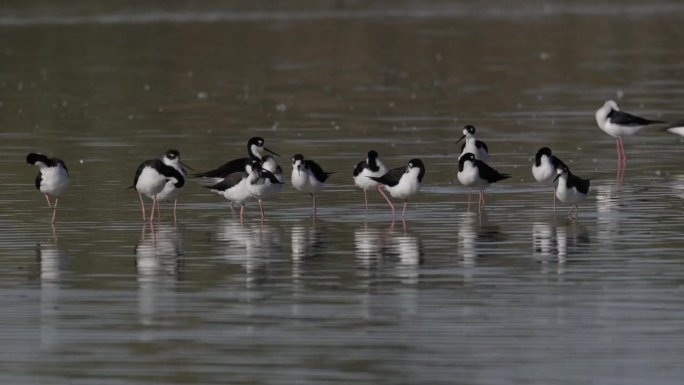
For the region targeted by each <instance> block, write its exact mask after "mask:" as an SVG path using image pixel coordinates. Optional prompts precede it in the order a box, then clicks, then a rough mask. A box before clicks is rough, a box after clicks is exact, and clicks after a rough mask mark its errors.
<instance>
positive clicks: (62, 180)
mask: <svg viewBox="0 0 684 385" xmlns="http://www.w3.org/2000/svg"><path fill="white" fill-rule="evenodd" d="M40 174H41V181H40V192H42V193H43V194H49V195H51V196H53V197H58V196H59V195H60V194H62V193H63V192H64V190H66V188H67V186H69V174H67V172H66V171H65V170H64V169H63V168H61V167H46V168H44V169H42V170H40Z"/></svg>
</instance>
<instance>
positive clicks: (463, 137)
mask: <svg viewBox="0 0 684 385" xmlns="http://www.w3.org/2000/svg"><path fill="white" fill-rule="evenodd" d="M465 137H466V136H465V135H463V136H462V137H461V139H459V140H457V141H456V144H458V142H460V141H462V140H463V139H465Z"/></svg>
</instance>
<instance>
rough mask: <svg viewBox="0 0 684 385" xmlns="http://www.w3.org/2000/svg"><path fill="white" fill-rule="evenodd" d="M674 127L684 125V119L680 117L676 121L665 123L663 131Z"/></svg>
mask: <svg viewBox="0 0 684 385" xmlns="http://www.w3.org/2000/svg"><path fill="white" fill-rule="evenodd" d="M676 127H684V119H680V120H678V121H676V122H672V123H670V124H668V125H667V127H665V128H663V131H665V130H669V129H670V128H676Z"/></svg>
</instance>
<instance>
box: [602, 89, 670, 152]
mask: <svg viewBox="0 0 684 385" xmlns="http://www.w3.org/2000/svg"><path fill="white" fill-rule="evenodd" d="M596 123H597V124H598V126H599V128H600V129H602V130H603V131H604V132H605V133H607V134H608V135H610V136H612V137H614V138H615V144H616V146H617V152H618V163H619V164H620V165H624V164H625V163H626V161H627V153H625V145H624V143H623V142H622V137H623V136H630V135H634V134H636V133H637V132H639V130H641V129H642V128H644V127H646V126H650V125H652V124H657V123H664V122H663V121H661V120H650V119H645V118H642V117H639V116H635V115H631V114H628V113H626V112H622V111H620V107H618V104H617V103H616V102H615V101H613V100H608V101H607V102H605V103H604V104H603V106H602V107H601V108H599V109H598V110H596Z"/></svg>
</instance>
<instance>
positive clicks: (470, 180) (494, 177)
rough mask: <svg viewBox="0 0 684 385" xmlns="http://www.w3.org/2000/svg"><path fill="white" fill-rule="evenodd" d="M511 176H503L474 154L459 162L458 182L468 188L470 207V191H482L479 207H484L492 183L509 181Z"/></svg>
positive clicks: (465, 155)
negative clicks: (486, 190) (487, 191)
mask: <svg viewBox="0 0 684 385" xmlns="http://www.w3.org/2000/svg"><path fill="white" fill-rule="evenodd" d="M510 177H511V176H510V175H508V174H501V173H500V172H498V171H496V170H495V169H493V168H492V167H490V166H489V165H488V164H487V163H485V162H483V161H481V160H478V159H476V158H475V155H474V154H472V153H470V152H469V153H466V154H464V155H463V156H461V159H459V160H458V175H457V178H458V181H459V182H461V184H463V185H464V186H467V187H468V204H469V205H470V189H471V188H477V189H479V190H480V199H479V202H478V205H479V207H484V205H485V199H484V191H485V189H486V188H487V187H488V186H489V185H490V184H492V183H496V182H498V181H500V180H504V179H508V178H510Z"/></svg>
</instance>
